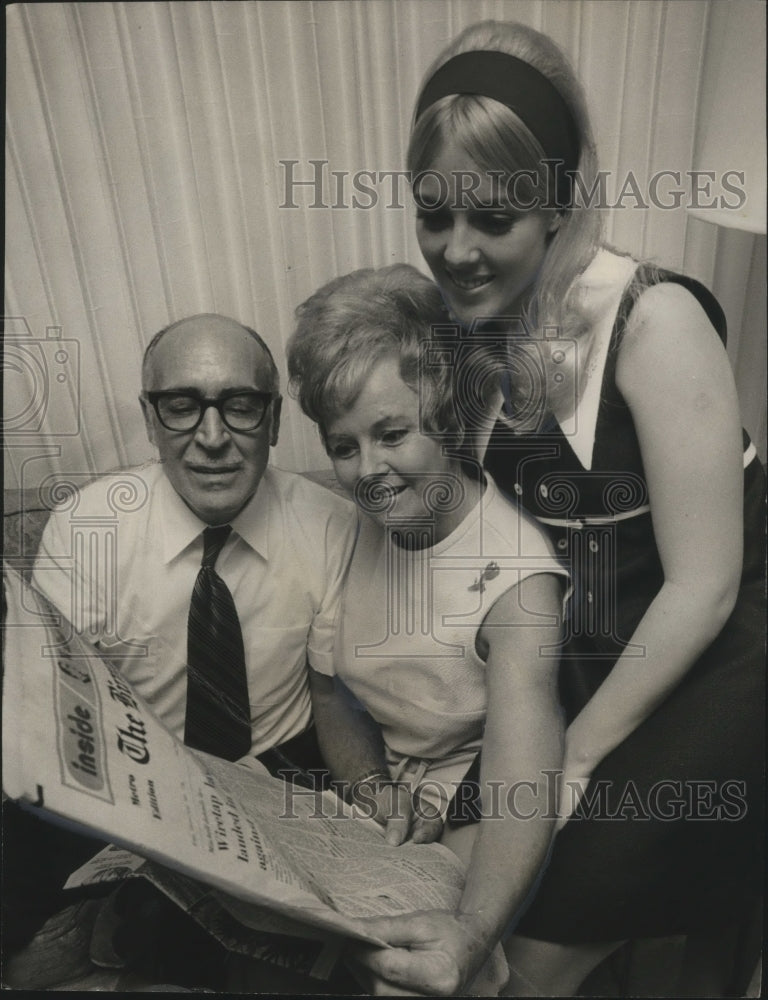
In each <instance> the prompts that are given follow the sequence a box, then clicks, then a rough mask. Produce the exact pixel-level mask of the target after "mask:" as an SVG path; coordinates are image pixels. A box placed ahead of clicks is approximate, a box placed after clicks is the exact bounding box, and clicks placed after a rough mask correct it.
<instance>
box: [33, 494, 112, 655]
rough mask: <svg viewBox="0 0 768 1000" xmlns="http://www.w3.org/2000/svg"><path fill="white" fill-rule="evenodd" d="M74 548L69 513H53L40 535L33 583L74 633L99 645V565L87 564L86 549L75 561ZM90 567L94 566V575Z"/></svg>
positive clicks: (102, 610)
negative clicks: (72, 628) (67, 622)
mask: <svg viewBox="0 0 768 1000" xmlns="http://www.w3.org/2000/svg"><path fill="white" fill-rule="evenodd" d="M74 547H75V546H74V539H73V536H72V530H71V519H70V517H69V516H68V512H67V511H54V512H53V513H52V514H51V516H50V517H49V518H48V522H47V524H46V526H45V529H44V531H43V536H42V539H41V541H40V547H39V549H38V552H37V556H36V558H35V565H34V569H33V573H32V583H33V585H34V587H35V588H36V589H37V590H38V591H39V592H40V593H41V594H42V595H43V596H44V597H46V598H47V599H48V600H49V601H50V602H51V604H53V605H54V607H56V608H58V609H59V611H61V613H62V614H63V615H64V617H65V618H67V619H68V621H69V622H71V624H72V626H73V627H74V629H75V631H76V632H77V633H79V634H81V635H84V636H86V637H87V638H88V640H89V641H90V642H92V643H98V642H99V640H100V639H101V637H102V636H103V635H104V631H105V627H106V623H107V621H106V620H107V607H106V605H107V602H106V595H105V588H104V586H103V582H102V581H101V580H100V579H99V578H98V576H97V575H96V573H97V572H98V568H99V565H100V562H101V561H100V560H98V559H94V560H89V559H88V551H87V549H85V550H83V553H82V555H83V557H82V558H77V557H76V555H75V553H74V551H73V549H74ZM91 565H93V566H94V572H93V574H92V573H91V571H90V566H91ZM86 566H88V567H89V569H86Z"/></svg>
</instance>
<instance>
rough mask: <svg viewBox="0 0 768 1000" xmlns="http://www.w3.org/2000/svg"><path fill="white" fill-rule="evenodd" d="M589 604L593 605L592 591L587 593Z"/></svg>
mask: <svg viewBox="0 0 768 1000" xmlns="http://www.w3.org/2000/svg"><path fill="white" fill-rule="evenodd" d="M587 602H588V603H589V604H591V603H592V591H591V590H588V591H587Z"/></svg>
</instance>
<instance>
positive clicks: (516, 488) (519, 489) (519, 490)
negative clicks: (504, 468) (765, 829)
mask: <svg viewBox="0 0 768 1000" xmlns="http://www.w3.org/2000/svg"><path fill="white" fill-rule="evenodd" d="M513 489H514V491H515V493H517V495H518V496H519V497H521V496H522V495H523V487H522V486H521V485H520V483H515V485H514V486H513Z"/></svg>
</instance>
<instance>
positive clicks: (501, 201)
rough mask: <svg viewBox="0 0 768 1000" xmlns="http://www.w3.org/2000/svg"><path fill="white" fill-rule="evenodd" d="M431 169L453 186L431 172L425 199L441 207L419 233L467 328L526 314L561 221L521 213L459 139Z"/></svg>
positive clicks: (425, 215) (428, 213) (420, 220)
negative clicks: (478, 320) (478, 321)
mask: <svg viewBox="0 0 768 1000" xmlns="http://www.w3.org/2000/svg"><path fill="white" fill-rule="evenodd" d="M430 170H432V171H434V172H435V173H437V174H439V175H440V176H441V177H442V178H444V181H445V183H444V184H443V185H441V184H440V182H439V181H438V179H437V178H436V177H430V176H429V175H427V176H426V177H425V178H424V179H423V180H422V182H421V184H420V187H419V190H418V191H417V192H416V193H417V196H418V200H419V201H420V202H422V205H430V204H433V205H437V207H436V208H435V209H428V208H426V207H419V210H418V214H417V222H416V235H417V237H418V240H419V246H420V247H421V252H422V253H423V254H424V258H425V260H426V261H427V264H429V267H430V269H431V270H432V274H433V275H434V277H435V280H436V281H437V283H438V285H439V286H440V288H441V290H442V292H443V295H444V296H445V299H446V301H447V303H448V305H449V307H450V309H451V312H452V313H453V314H454V315H455V316H456V318H457V319H458V320H459V321H460V322H461V323H463V324H465V325H467V326H468V325H470V324H471V322H472V321H473V320H474V319H476V318H478V317H483V318H488V317H494V316H516V315H520V314H521V312H522V308H523V306H524V304H525V301H526V299H527V298H528V296H529V295H530V292H531V291H532V286H533V284H534V282H535V281H536V277H537V275H538V272H539V269H540V267H541V265H542V263H543V261H544V257H545V255H546V252H547V246H548V241H549V237H550V234H551V233H554V232H555V231H556V229H557V227H558V225H559V222H560V217H559V216H558V215H556V214H554V213H553V212H551V211H549V212H545V211H541V210H538V211H536V210H528V211H526V210H523V209H520V208H516V207H515V206H514V205H513V204H512V203H511V202H510V201H509V200H508V198H507V197H506V191H505V186H504V185H503V184H502V183H501V182H500V181H499V180H498V178H496V179H495V180H494V178H493V177H492V176H490V174H489V173H488V171H486V170H483V169H482V168H481V167H478V166H477V164H476V163H475V162H474V161H473V160H472V159H471V158H470V157H469V155H468V154H467V153H466V152H465V151H464V150H463V149H462V148H461V146H459V145H458V143H457V142H456V141H455V140H449V141H447V142H446V143H445V144H444V146H443V148H442V150H441V152H440V154H439V155H438V157H437V159H436V161H435V162H434V163H432V164H431V165H430ZM475 179H478V180H479V184H478V185H477V186H476V187H474V188H472V187H471V186H470V184H471V183H473V182H474V180H475ZM470 192H471V193H470ZM446 193H447V198H446Z"/></svg>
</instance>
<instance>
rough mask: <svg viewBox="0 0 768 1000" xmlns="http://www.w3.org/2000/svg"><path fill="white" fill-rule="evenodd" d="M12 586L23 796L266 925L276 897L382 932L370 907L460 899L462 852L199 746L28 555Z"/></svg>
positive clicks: (13, 685) (382, 911)
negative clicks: (35, 576)
mask: <svg viewBox="0 0 768 1000" xmlns="http://www.w3.org/2000/svg"><path fill="white" fill-rule="evenodd" d="M4 586H5V594H6V601H7V610H6V620H5V623H4V639H5V674H4V679H3V790H4V792H5V793H6V794H7V795H8V796H10V797H11V798H12V799H16V800H18V801H19V802H21V803H23V804H27V805H29V807H31V808H33V809H35V810H38V811H39V813H40V814H41V815H45V814H49V816H53V817H58V818H60V819H64V820H66V821H69V822H71V823H74V824H76V825H79V826H81V827H83V828H84V829H87V830H88V831H90V832H93V831H96V832H97V833H98V834H101V835H103V836H104V837H105V838H107V839H109V840H112V841H113V842H114V843H116V844H118V845H120V846H122V847H125V848H128V849H130V850H132V851H135V852H137V853H138V854H140V855H141V856H142V857H144V858H148V859H150V860H154V861H157V862H160V863H161V864H162V865H165V866H168V867H169V868H172V869H174V870H176V871H177V872H180V873H182V874H185V875H188V876H191V877H192V878H193V879H196V880H198V881H199V882H203V883H206V884H207V885H208V886H211V887H213V888H215V889H219V890H221V891H223V892H224V893H226V894H227V895H228V896H230V897H233V899H232V900H231V901H230V904H229V908H230V911H231V912H232V911H237V912H236V914H235V915H236V916H237V917H238V919H239V920H240V921H241V922H244V923H250V924H251V926H263V925H264V923H265V921H264V918H263V911H261V910H260V909H259V908H260V907H266V908H268V909H269V910H270V911H272V912H276V913H278V914H280V915H281V917H283V918H288V921H287V923H286V926H291V922H298V923H299V924H300V925H302V926H303V927H304V928H306V929H307V935H308V936H312V931H311V930H310V928H314V929H316V930H318V931H320V936H324V934H327V933H328V932H330V933H331V934H341V935H344V936H351V937H355V938H359V939H361V940H369V941H373V942H374V943H377V942H376V939H375V938H371V937H370V936H369V935H367V934H366V933H365V932H364V931H363V930H362V929H361V926H360V924H359V923H358V921H359V919H360V918H363V917H369V916H380V915H392V914H398V913H407V912H411V911H415V910H422V909H430V908H451V909H452V908H454V907H455V906H456V904H457V902H458V899H459V897H460V894H461V887H462V883H463V873H462V867H461V864H460V862H459V861H458V859H456V858H455V857H454V855H453V854H452V853H451V852H450V851H448V850H447V849H445V848H443V847H441V846H440V845H436V844H431V845H416V844H406V845H403V846H401V847H390V846H388V845H387V844H386V842H385V841H384V838H383V836H382V834H381V832H380V830H379V828H378V827H377V826H376V824H374V823H373V822H372V821H370V822H361V821H359V820H357V819H355V818H354V817H353V816H352V815H351V812H350V809H349V808H348V807H347V806H346V805H344V803H343V802H342V801H341V800H340V799H339V798H338V797H337V796H336V795H335V794H334V793H332V792H325V793H320V792H312V791H309V790H305V789H301V788H298V787H296V786H291V785H288V784H284V783H283V782H282V781H280V780H278V779H274V778H272V777H270V776H269V775H268V774H266V772H264V773H259V772H258V771H257V770H256V769H255V768H252V767H250V766H246V765H243V764H231V763H228V762H226V761H222V760H219V759H218V758H215V757H211V756H209V755H207V754H204V753H201V752H198V751H193V750H190V749H189V748H188V747H186V746H184V745H183V744H182V743H181V742H180V741H179V740H178V739H177V738H176V737H175V736H173V735H172V734H171V733H169V732H168V730H166V729H165V727H164V726H163V724H162V723H161V722H160V721H159V720H158V719H157V718H156V717H155V715H154V714H153V712H152V710H151V709H150V708H149V707H148V706H147V705H146V704H144V703H143V702H142V700H141V699H140V698H139V697H138V696H137V695H136V694H135V692H134V691H133V690H132V689H131V687H130V685H129V684H127V683H126V681H125V679H124V678H123V677H122V676H121V674H120V673H119V672H118V670H117V669H116V668H115V667H113V666H112V665H111V664H110V663H108V662H107V661H105V660H104V659H102V657H101V656H100V655H99V653H98V652H97V651H96V650H95V649H94V648H93V647H92V646H90V645H89V644H88V643H87V642H85V641H84V640H83V639H82V638H81V637H79V636H77V635H76V634H74V632H73V631H72V629H71V626H69V624H68V623H67V622H66V620H65V619H64V618H63V617H62V616H61V615H60V614H59V613H58V612H57V611H55V610H54V609H52V608H51V606H50V605H48V604H47V602H46V601H45V600H44V599H43V598H42V597H41V596H40V595H38V594H37V593H36V592H35V591H34V590H32V589H31V588H30V587H28V586H26V585H25V584H24V583H23V582H22V580H21V578H20V577H19V576H18V574H16V573H15V572H14V571H13V570H4ZM257 766H259V767H260V765H257ZM237 901H240V904H239V905H238V903H237ZM245 904H257V906H256V907H255V908H253V907H249V906H247V905H245ZM260 913H261V918H260V916H259V914H260ZM249 916H250V918H251V919H250V920H249ZM266 922H267V923H268V921H266ZM275 929H278V928H275ZM378 943H380V942H378Z"/></svg>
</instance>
